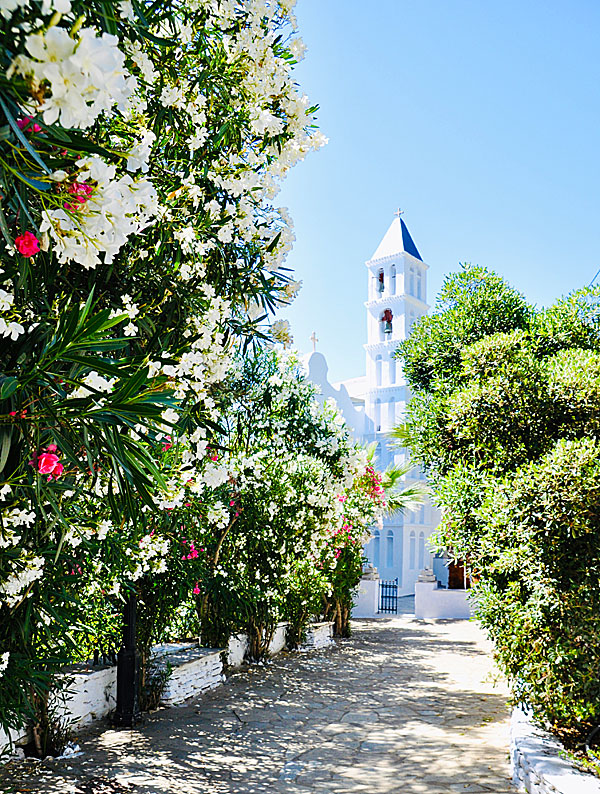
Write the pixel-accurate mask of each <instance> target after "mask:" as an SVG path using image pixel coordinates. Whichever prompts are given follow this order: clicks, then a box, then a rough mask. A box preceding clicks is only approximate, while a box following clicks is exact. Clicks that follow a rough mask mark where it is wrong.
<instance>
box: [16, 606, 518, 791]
mask: <svg viewBox="0 0 600 794" xmlns="http://www.w3.org/2000/svg"><path fill="white" fill-rule="evenodd" d="M354 625H355V630H354V634H353V636H352V638H351V639H350V640H344V641H342V642H340V643H338V645H337V646H336V647H335V648H331V649H327V650H321V651H311V652H309V653H296V654H282V655H280V656H278V657H276V658H275V659H274V660H272V661H271V662H270V663H268V664H267V665H265V666H255V667H252V668H250V669H248V670H246V671H244V672H241V673H237V674H234V675H233V676H231V677H230V678H229V679H228V681H227V683H226V684H225V685H224V686H223V687H221V688H219V689H217V690H214V691H212V692H210V693H208V694H207V695H205V696H203V697H201V698H198V699H196V700H194V701H192V702H190V704H189V705H186V706H183V707H179V708H171V709H163V710H161V711H159V712H156V713H155V714H153V715H151V716H149V717H147V718H146V720H145V722H144V724H143V725H142V726H140V727H139V728H136V729H135V730H133V731H125V732H116V731H113V730H109V729H106V728H103V727H101V726H98V727H96V728H95V729H94V730H92V731H90V732H89V733H87V734H85V735H84V734H82V735H80V736H79V742H80V744H81V746H82V749H83V750H84V751H85V753H84V755H83V756H81V757H80V758H77V759H75V760H71V761H70V762H67V761H60V762H47V763H39V762H35V763H34V762H25V763H21V764H19V765H17V766H16V767H11V768H10V769H9V770H5V771H4V772H3V773H2V772H0V781H2V780H4V784H3V786H4V787H2V783H0V790H2V791H14V792H45V793H46V792H47V794H58V792H60V794H122V793H123V792H135V793H136V794H263V792H267V793H268V792H273V793H274V794H279V793H280V792H285V793H286V794H317V793H320V794H329V793H330V792H331V794H358V792H365V793H368V794H380V793H381V794H384V793H385V794H417V793H420V792H427V794H450V792H465V793H466V792H494V794H509V793H510V794H515V791H514V789H512V788H511V787H510V785H509V781H508V763H507V749H508V709H507V705H506V701H507V694H506V691H505V689H504V686H503V685H502V684H500V685H498V686H494V684H493V683H492V681H491V678H490V673H491V663H490V658H489V647H488V645H487V642H486V641H485V640H484V638H483V636H482V632H481V630H480V629H479V628H478V626H477V625H476V624H475V623H472V622H468V621H441V622H433V621H431V622H430V621H415V620H414V619H413V618H412V617H411V616H410V615H401V616H398V617H395V618H390V619H379V620H370V621H369V620H365V621H357V622H355V624H354Z"/></svg>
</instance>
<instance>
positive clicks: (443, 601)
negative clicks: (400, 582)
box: [415, 582, 473, 620]
mask: <svg viewBox="0 0 600 794" xmlns="http://www.w3.org/2000/svg"><path fill="white" fill-rule="evenodd" d="M468 592H469V591H468V590H444V589H443V588H438V586H437V583H436V582H417V583H416V584H415V617H416V618H418V619H424V618H432V619H438V620H441V619H446V620H449V619H453V618H454V619H457V618H470V617H472V616H473V608H472V607H471V605H470V604H469V602H468V600H467V593H468Z"/></svg>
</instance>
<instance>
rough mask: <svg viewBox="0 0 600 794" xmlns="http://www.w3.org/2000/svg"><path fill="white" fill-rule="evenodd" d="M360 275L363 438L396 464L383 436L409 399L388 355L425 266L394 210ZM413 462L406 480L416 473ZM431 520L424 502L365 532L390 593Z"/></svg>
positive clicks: (400, 458)
mask: <svg viewBox="0 0 600 794" xmlns="http://www.w3.org/2000/svg"><path fill="white" fill-rule="evenodd" d="M365 264H366V267H367V273H368V292H367V296H368V300H367V301H366V303H365V306H366V309H367V344H366V345H365V351H366V358H367V362H366V363H367V372H366V394H365V435H364V440H365V441H367V442H369V443H372V442H375V443H376V458H377V465H378V467H379V468H381V469H385V468H386V467H387V466H388V465H390V464H391V463H396V464H399V463H404V462H405V457H404V455H403V454H402V453H401V452H400V451H399V450H396V449H393V448H391V447H390V444H389V440H388V434H389V432H390V430H391V429H392V428H393V427H394V426H395V425H397V424H398V423H400V422H401V421H402V420H403V418H404V412H405V408H406V403H407V402H408V400H409V399H410V394H409V389H408V384H407V382H406V379H405V378H404V374H403V372H402V362H401V361H400V360H398V359H396V358H395V357H394V353H395V351H396V349H397V347H398V345H399V343H400V342H401V341H402V340H404V339H406V338H407V336H408V335H409V334H410V332H411V329H412V326H413V324H414V323H415V322H416V321H417V320H418V319H419V318H420V317H422V316H423V315H424V314H427V310H428V308H429V307H428V306H427V270H428V269H429V268H428V266H427V265H426V264H425V262H424V261H423V259H422V257H421V254H420V253H419V251H418V249H417V246H416V245H415V243H414V241H413V239H412V237H411V236H410V232H409V231H408V228H407V226H406V224H405V223H404V221H403V219H402V213H401V212H400V210H398V212H397V213H395V218H394V220H393V221H392V223H391V225H390V227H389V228H388V230H387V232H386V233H385V235H384V237H383V239H382V240H381V242H380V243H379V245H378V247H377V250H376V251H375V253H374V254H373V256H372V257H371V258H370V259H369V260H368V261H367V262H366V263H365ZM422 478H423V474H422V472H421V470H420V468H419V467H416V468H415V469H413V471H412V472H411V474H410V479H422ZM437 522H438V515H437V511H436V510H435V508H434V507H433V505H431V503H430V502H427V503H426V504H424V505H421V506H420V507H419V508H418V509H417V510H410V511H407V512H406V513H405V514H404V515H402V514H396V515H393V516H389V517H387V518H386V519H385V521H384V524H383V526H382V527H379V528H377V529H374V530H373V531H372V539H371V541H370V542H369V544H368V546H367V548H366V549H365V551H366V553H367V556H368V558H369V560H370V561H371V562H373V564H374V565H375V567H376V568H378V569H379V571H380V574H381V577H382V578H383V579H389V580H395V579H397V580H398V592H399V593H401V594H409V593H414V584H415V581H416V578H417V576H418V573H419V571H420V570H421V569H422V568H424V567H425V566H426V565H430V564H431V555H430V552H429V549H428V545H427V539H428V537H429V535H430V534H431V532H432V531H433V529H434V528H435V526H436V525H437Z"/></svg>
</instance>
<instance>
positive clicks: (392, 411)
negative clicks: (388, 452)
mask: <svg viewBox="0 0 600 794" xmlns="http://www.w3.org/2000/svg"><path fill="white" fill-rule="evenodd" d="M395 424H396V400H395V399H394V398H393V397H390V401H389V403H388V427H389V428H390V430H391V428H392V427H393V426H394V425H395Z"/></svg>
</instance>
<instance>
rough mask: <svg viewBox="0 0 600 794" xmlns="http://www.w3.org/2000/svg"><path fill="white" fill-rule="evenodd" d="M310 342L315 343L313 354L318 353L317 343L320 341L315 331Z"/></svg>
mask: <svg viewBox="0 0 600 794" xmlns="http://www.w3.org/2000/svg"><path fill="white" fill-rule="evenodd" d="M310 341H311V342H312V343H313V353H316V352H317V342H318V341H319V340H318V338H317V332H316V331H313V332H312V336H311V337H310Z"/></svg>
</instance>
